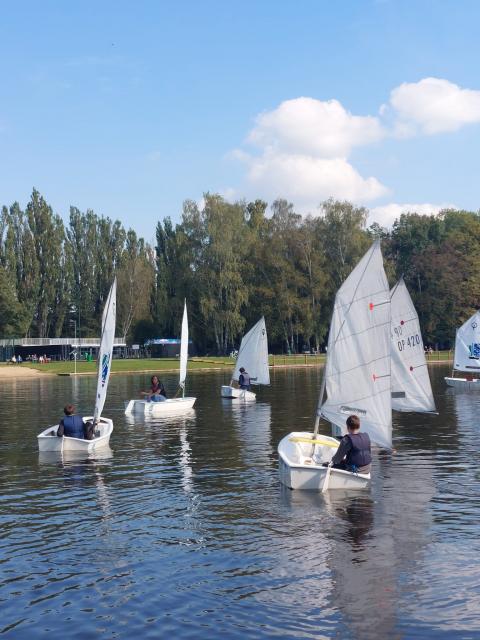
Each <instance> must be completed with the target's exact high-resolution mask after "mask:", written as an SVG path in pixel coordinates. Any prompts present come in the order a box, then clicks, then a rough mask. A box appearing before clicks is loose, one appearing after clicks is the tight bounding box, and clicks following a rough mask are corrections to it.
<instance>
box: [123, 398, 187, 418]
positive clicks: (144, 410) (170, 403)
mask: <svg viewBox="0 0 480 640" xmlns="http://www.w3.org/2000/svg"><path fill="white" fill-rule="evenodd" d="M195 400H196V398H169V399H167V400H164V401H163V402H147V401H146V400H130V402H128V403H126V404H125V413H126V414H128V413H141V414H143V415H146V416H155V417H156V418H162V417H163V416H174V415H175V416H176V415H179V414H181V413H185V412H186V411H189V410H190V409H191V408H192V407H193V405H194V404H195Z"/></svg>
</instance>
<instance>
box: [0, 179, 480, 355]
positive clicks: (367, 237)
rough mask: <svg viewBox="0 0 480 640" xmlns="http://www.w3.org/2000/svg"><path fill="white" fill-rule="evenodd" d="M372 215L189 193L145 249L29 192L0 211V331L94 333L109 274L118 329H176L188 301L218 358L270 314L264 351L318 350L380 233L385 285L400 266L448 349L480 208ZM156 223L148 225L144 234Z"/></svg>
mask: <svg viewBox="0 0 480 640" xmlns="http://www.w3.org/2000/svg"><path fill="white" fill-rule="evenodd" d="M367 217H368V210H367V209H366V208H363V207H356V206H355V205H353V204H352V203H350V202H346V201H343V202H342V201H336V200H332V199H331V200H327V201H326V202H323V203H322V204H321V205H320V207H319V212H318V215H315V216H306V217H305V216H303V217H302V216H301V215H299V214H297V213H296V212H295V207H294V205H293V204H291V203H289V202H287V201H286V200H276V201H274V202H273V203H272V204H271V206H270V207H269V206H268V204H267V203H266V202H264V201H262V200H256V201H254V202H245V201H239V202H234V203H231V202H228V201H226V200H225V199H224V198H223V197H221V196H220V195H217V194H209V193H207V194H205V195H204V198H203V202H202V204H201V205H199V204H198V203H196V202H194V201H191V200H186V201H185V202H184V205H183V213H182V217H181V221H180V222H179V223H178V224H173V223H172V221H171V219H170V218H168V217H167V218H164V219H163V221H158V222H157V223H156V245H155V246H154V247H152V246H150V245H149V244H148V243H146V242H145V241H144V240H143V239H142V238H139V237H138V236H137V234H136V233H135V231H134V230H133V229H128V230H126V229H125V228H124V227H123V226H122V224H121V223H120V222H119V221H118V220H116V221H112V220H111V219H109V218H105V217H102V216H99V215H97V214H95V213H94V212H93V211H91V210H88V211H86V212H81V211H79V210H78V209H77V208H75V207H71V208H70V217H69V221H68V224H65V223H64V222H63V220H62V218H61V217H60V216H59V215H57V214H55V213H54V212H53V210H52V208H51V207H50V206H49V205H48V203H47V202H46V201H45V199H44V198H43V197H42V196H41V194H40V193H39V192H38V191H36V190H34V191H33V193H32V196H31V199H30V201H29V203H28V205H27V207H26V209H25V210H22V209H21V208H20V206H19V204H18V203H16V202H15V203H14V204H12V205H11V206H10V207H7V206H3V207H2V210H1V214H0V338H10V337H22V336H27V335H28V336H31V337H40V338H42V337H62V336H71V335H72V334H73V330H74V325H76V327H75V330H76V331H77V335H80V336H81V337H92V336H98V335H99V333H100V330H99V327H100V319H101V314H102V309H103V306H104V302H105V299H106V296H107V295H108V290H109V288H110V285H111V283H112V280H113V277H114V274H116V275H117V278H118V292H117V300H118V303H117V335H122V336H123V335H124V336H126V338H127V342H128V343H129V344H131V343H140V344H143V343H144V341H145V340H147V339H149V338H153V337H176V336H178V334H179V331H180V324H181V314H182V312H183V301H184V299H186V300H187V304H188V310H189V319H190V327H191V339H192V340H193V342H194V344H195V346H196V349H197V351H198V353H200V354H207V353H209V354H225V353H228V352H229V351H230V350H231V349H232V348H235V347H238V344H239V340H240V336H241V334H242V332H243V331H244V330H245V329H246V328H248V327H249V326H251V325H252V324H253V323H254V322H256V321H257V320H258V318H259V317H260V316H261V315H264V316H265V319H266V323H267V328H268V333H269V343H270V350H271V352H272V353H288V352H290V353H299V352H302V351H304V350H307V349H316V350H318V349H322V348H324V345H325V344H326V341H327V337H328V326H329V322H330V315H331V312H332V307H333V302H334V298H335V293H336V291H337V289H338V288H339V286H340V284H341V283H342V282H343V280H344V279H345V278H346V277H347V276H348V274H349V273H350V271H351V270H352V268H353V267H354V266H355V264H356V263H357V262H358V260H359V258H360V257H361V256H362V255H363V254H364V252H365V251H366V249H367V248H368V246H369V245H370V244H371V242H372V240H374V239H375V238H378V237H380V238H381V240H382V252H383V255H384V262H385V268H386V271H387V275H388V278H389V281H390V284H391V285H392V286H393V285H394V283H395V282H396V280H397V279H398V278H399V277H401V276H402V275H403V277H404V279H405V282H406V284H407V287H408V289H409V291H410V294H411V296H412V298H413V301H414V304H415V306H416V308H417V311H418V314H419V317H420V322H421V327H422V332H423V338H424V342H425V343H426V344H428V345H432V346H437V347H442V348H448V347H450V346H451V345H452V343H453V341H454V337H455V329H456V328H457V327H458V326H459V325H460V324H461V323H462V322H464V321H465V320H466V319H467V318H468V317H469V316H470V315H471V314H472V313H473V312H474V310H475V309H477V308H478V307H479V306H480V213H479V212H472V211H458V210H453V209H447V210H444V211H442V212H441V213H440V214H438V215H431V216H425V215H419V214H417V213H415V212H411V213H407V214H403V215H402V216H401V217H400V218H399V219H398V220H397V221H396V222H395V223H394V225H393V227H392V229H391V230H387V229H383V228H381V227H379V226H378V225H377V224H373V225H371V226H370V227H368V228H367ZM154 225H155V221H152V231H153V226H154Z"/></svg>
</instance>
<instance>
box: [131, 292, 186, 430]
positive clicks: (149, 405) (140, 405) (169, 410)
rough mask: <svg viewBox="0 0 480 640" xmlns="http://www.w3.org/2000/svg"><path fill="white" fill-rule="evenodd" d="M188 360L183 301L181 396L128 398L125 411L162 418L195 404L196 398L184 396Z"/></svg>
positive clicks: (179, 382)
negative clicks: (153, 399) (152, 400)
mask: <svg viewBox="0 0 480 640" xmlns="http://www.w3.org/2000/svg"><path fill="white" fill-rule="evenodd" d="M187 362H188V315H187V303H186V302H185V303H184V308H183V319H182V334H181V339H180V376H179V381H178V386H179V388H180V389H181V390H182V397H181V398H167V400H164V401H163V402H151V401H148V400H130V401H129V402H128V403H126V406H125V413H126V414H129V413H143V414H144V415H146V416H154V417H156V418H162V417H164V416H172V415H178V414H180V413H184V412H186V411H188V410H190V409H191V408H192V407H193V405H194V404H195V400H196V398H193V397H185V381H186V379H187Z"/></svg>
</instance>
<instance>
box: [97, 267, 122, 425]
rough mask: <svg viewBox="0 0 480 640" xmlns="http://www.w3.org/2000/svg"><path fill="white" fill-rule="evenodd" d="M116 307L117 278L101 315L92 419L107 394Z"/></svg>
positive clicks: (98, 411)
mask: <svg viewBox="0 0 480 640" xmlns="http://www.w3.org/2000/svg"><path fill="white" fill-rule="evenodd" d="M116 309H117V279H116V278H115V280H114V281H113V284H112V286H111V289H110V293H109V294H108V298H107V302H106V304H105V308H104V309H103V315H102V336H101V339H100V350H99V352H98V379H97V395H96V398H95V411H94V413H93V417H94V420H95V421H97V420H99V419H100V416H101V415H102V411H103V405H104V404H105V398H106V396H107V387H108V380H109V378H110V370H111V367H112V353H113V342H114V340H115V318H116Z"/></svg>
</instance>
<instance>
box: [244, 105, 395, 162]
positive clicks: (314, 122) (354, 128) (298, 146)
mask: <svg viewBox="0 0 480 640" xmlns="http://www.w3.org/2000/svg"><path fill="white" fill-rule="evenodd" d="M384 135H385V131H384V129H383V128H382V125H381V124H380V121H379V120H378V119H377V118H374V117H371V116H354V115H352V114H351V113H349V112H348V111H347V110H346V109H344V107H343V106H342V105H341V104H340V102H338V101H337V100H328V101H322V100H315V99H314V98H296V99H294V100H285V102H282V103H281V104H280V105H279V106H278V107H277V108H276V109H274V110H273V111H267V112H265V113H262V114H260V115H259V116H257V118H256V123H255V127H254V128H253V129H252V131H251V132H250V133H249V135H248V138H247V142H249V143H251V144H254V145H256V146H258V147H261V148H263V149H266V148H271V149H274V150H278V151H283V152H286V153H300V154H306V155H313V156H319V157H323V158H338V157H346V156H348V154H349V153H350V151H351V149H352V148H353V147H355V146H359V145H365V144H369V143H372V142H376V141H377V140H380V139H381V138H382V137H384Z"/></svg>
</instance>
